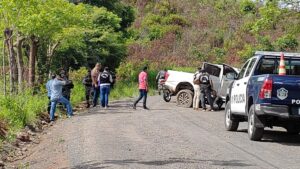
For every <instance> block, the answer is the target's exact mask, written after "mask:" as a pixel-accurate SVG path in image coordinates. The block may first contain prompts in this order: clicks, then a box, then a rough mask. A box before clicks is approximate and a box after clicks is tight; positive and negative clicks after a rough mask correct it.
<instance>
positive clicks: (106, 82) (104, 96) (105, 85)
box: [99, 67, 113, 109]
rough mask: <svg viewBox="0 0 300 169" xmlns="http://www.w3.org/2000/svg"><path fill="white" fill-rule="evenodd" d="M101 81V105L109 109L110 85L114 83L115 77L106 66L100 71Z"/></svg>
mask: <svg viewBox="0 0 300 169" xmlns="http://www.w3.org/2000/svg"><path fill="white" fill-rule="evenodd" d="M99 81H100V82H101V83H100V95H101V97H100V100H101V106H102V107H105V108H106V109H107V107H108V96H109V92H110V85H111V84H112V83H113V78H112V75H111V74H110V72H109V69H108V67H105V68H104V71H103V72H102V73H100V76H99Z"/></svg>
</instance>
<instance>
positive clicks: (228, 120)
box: [224, 101, 239, 131]
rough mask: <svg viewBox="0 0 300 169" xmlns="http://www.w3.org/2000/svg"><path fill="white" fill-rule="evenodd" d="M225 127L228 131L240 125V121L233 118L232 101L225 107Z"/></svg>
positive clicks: (234, 129)
mask: <svg viewBox="0 0 300 169" xmlns="http://www.w3.org/2000/svg"><path fill="white" fill-rule="evenodd" d="M224 122H225V129H226V130H227V131H236V130H237V129H238V127H239V121H237V120H232V114H231V108H230V101H228V102H227V104H226V107H225V121H224Z"/></svg>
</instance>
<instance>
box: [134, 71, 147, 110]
mask: <svg viewBox="0 0 300 169" xmlns="http://www.w3.org/2000/svg"><path fill="white" fill-rule="evenodd" d="M147 69H148V67H147V66H145V67H144V68H143V71H142V72H141V73H140V74H139V91H140V96H139V97H138V98H137V100H136V101H135V102H134V103H133V109H136V105H137V103H138V102H139V101H140V100H141V99H142V98H144V100H143V108H144V109H146V110H149V108H148V107H147V106H146V102H147V93H148V73H147Z"/></svg>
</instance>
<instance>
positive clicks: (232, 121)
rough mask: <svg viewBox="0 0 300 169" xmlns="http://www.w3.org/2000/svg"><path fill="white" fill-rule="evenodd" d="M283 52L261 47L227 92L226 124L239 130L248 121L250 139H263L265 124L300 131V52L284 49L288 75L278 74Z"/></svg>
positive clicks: (230, 129) (292, 132) (230, 128)
mask: <svg viewBox="0 0 300 169" xmlns="http://www.w3.org/2000/svg"><path fill="white" fill-rule="evenodd" d="M280 55H281V53H280V52H263V51H258V52H256V53H255V55H254V56H253V57H252V58H250V59H249V60H247V62H246V63H245V64H244V65H243V66H242V68H241V71H240V73H239V75H238V76H237V77H235V80H234V81H233V83H232V84H231V85H230V86H229V88H228V90H227V96H226V107H225V128H226V130H227V131H236V130H237V129H238V126H239V122H243V121H248V135H249V138H250V140H255V141H258V140H261V139H262V137H263V134H264V128H265V127H270V128H272V127H273V126H280V127H283V128H285V129H286V130H287V132H288V133H289V134H299V132H300V53H284V63H285V70H286V75H278V71H279V64H280Z"/></svg>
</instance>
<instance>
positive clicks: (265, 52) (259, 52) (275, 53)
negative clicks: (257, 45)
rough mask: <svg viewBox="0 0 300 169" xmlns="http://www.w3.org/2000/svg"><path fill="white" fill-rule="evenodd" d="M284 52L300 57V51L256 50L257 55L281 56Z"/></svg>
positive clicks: (289, 55)
mask: <svg viewBox="0 0 300 169" xmlns="http://www.w3.org/2000/svg"><path fill="white" fill-rule="evenodd" d="M281 53H283V55H284V56H287V57H300V53H290V52H270V51H256V52H255V55H256V56H257V55H263V56H280V55H281Z"/></svg>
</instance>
